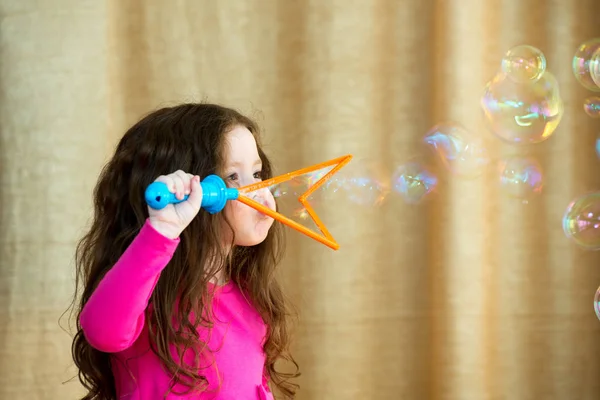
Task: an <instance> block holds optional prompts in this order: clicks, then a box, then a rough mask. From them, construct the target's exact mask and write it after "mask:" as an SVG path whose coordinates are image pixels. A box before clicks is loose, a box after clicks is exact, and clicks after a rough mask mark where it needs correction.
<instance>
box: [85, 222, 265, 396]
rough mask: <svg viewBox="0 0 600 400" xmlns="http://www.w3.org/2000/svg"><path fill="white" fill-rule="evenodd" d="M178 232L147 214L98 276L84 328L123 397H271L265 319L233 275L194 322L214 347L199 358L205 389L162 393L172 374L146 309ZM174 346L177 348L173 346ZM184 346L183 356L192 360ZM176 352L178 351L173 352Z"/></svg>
mask: <svg viewBox="0 0 600 400" xmlns="http://www.w3.org/2000/svg"><path fill="white" fill-rule="evenodd" d="M178 244H179V239H175V240H172V239H168V238H166V237H164V236H163V235H161V234H160V233H159V232H157V231H156V230H155V229H154V228H153V227H152V226H151V225H150V224H149V223H148V222H146V223H145V224H144V226H143V227H142V229H141V231H140V233H139V234H138V235H137V236H136V238H135V239H134V240H133V242H132V243H131V245H130V246H129V247H128V248H127V250H126V251H125V253H123V255H122V256H121V258H120V259H119V261H118V262H117V263H116V264H115V265H114V266H113V268H112V269H111V270H110V271H109V272H108V273H107V274H106V276H105V277H104V278H103V279H102V281H101V282H100V284H99V285H98V287H97V288H96V290H95V291H94V293H93V294H92V296H91V297H90V299H89V301H88V302H87V303H86V305H85V307H84V309H83V311H82V313H81V318H80V322H81V328H82V330H83V333H84V335H85V338H86V339H87V341H88V342H89V343H90V345H91V346H93V347H94V348H96V349H98V350H100V351H103V352H107V353H111V364H112V369H113V375H114V377H115V384H116V390H117V398H118V399H120V400H154V399H169V400H171V399H194V400H205V399H221V400H225V399H227V400H230V399H231V400H234V399H235V400H272V399H273V396H272V394H271V392H270V390H269V387H268V384H267V378H266V374H265V353H264V350H263V345H264V341H265V337H266V331H267V329H266V325H265V323H264V321H263V319H262V318H261V316H260V314H259V313H258V312H257V311H256V309H255V308H254V307H253V306H252V305H251V304H250V303H249V302H248V301H247V300H246V299H245V297H244V296H243V294H242V292H241V291H240V289H239V288H238V287H237V285H236V284H234V283H231V282H230V283H228V284H226V285H224V286H213V285H211V287H210V288H209V290H213V291H214V292H213V293H214V295H213V300H212V304H211V306H212V314H213V319H214V321H213V323H214V326H213V327H212V329H210V330H208V329H206V328H202V327H198V328H197V329H198V333H199V334H200V336H201V338H202V339H203V340H205V341H206V342H207V343H208V347H209V349H210V350H211V351H210V352H208V353H206V355H205V356H204V357H202V358H201V368H202V369H201V373H202V374H203V375H205V376H206V377H207V379H208V384H209V387H208V390H207V391H206V392H204V393H201V394H191V395H189V394H188V395H179V394H176V393H182V392H184V389H185V388H182V387H181V386H178V385H176V386H175V387H174V390H173V391H174V392H175V393H169V394H167V392H168V390H169V387H170V386H171V379H172V376H171V375H170V374H169V373H168V372H167V371H166V369H164V368H163V367H162V365H161V363H160V360H159V358H158V357H157V356H156V355H155V354H154V352H152V350H151V349H150V342H149V336H148V324H147V322H146V318H145V314H144V311H145V310H146V308H147V307H148V302H149V300H150V295H151V294H152V291H153V290H154V287H155V286H156V283H157V282H158V278H159V276H160V273H161V271H162V270H163V269H164V268H165V267H166V265H167V263H168V262H169V261H170V260H171V257H172V256H173V253H174V252H175V249H176V248H177V245H178ZM171 351H172V352H173V354H176V353H175V349H174V348H172V349H171ZM192 357H193V354H191V352H189V353H186V355H185V356H184V361H185V360H186V359H187V360H190V361H191V360H192V359H193V358H192ZM175 359H176V358H175Z"/></svg>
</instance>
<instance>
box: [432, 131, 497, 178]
mask: <svg viewBox="0 0 600 400" xmlns="http://www.w3.org/2000/svg"><path fill="white" fill-rule="evenodd" d="M424 141H425V143H426V144H428V145H429V146H430V147H431V148H432V149H433V150H434V151H435V152H436V154H437V155H438V157H439V159H440V160H441V162H442V164H443V165H444V166H445V167H446V168H447V169H448V170H449V171H450V172H451V173H453V174H455V175H457V176H460V177H467V178H473V177H476V176H479V175H481V174H482V173H483V171H484V168H485V167H486V166H487V165H488V164H489V162H490V160H489V156H488V152H487V149H486V147H485V144H484V143H483V141H482V140H481V139H479V138H476V137H475V136H474V135H473V134H471V133H470V132H468V131H467V130H466V129H465V128H463V127H462V126H460V125H458V124H455V123H442V124H438V125H436V126H434V127H433V128H431V129H430V130H429V131H428V132H427V133H426V134H425V138H424Z"/></svg>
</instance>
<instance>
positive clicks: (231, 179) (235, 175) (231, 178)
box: [227, 174, 238, 181]
mask: <svg viewBox="0 0 600 400" xmlns="http://www.w3.org/2000/svg"><path fill="white" fill-rule="evenodd" d="M237 178H238V174H231V175H229V176H228V177H227V180H229V181H236V180H237Z"/></svg>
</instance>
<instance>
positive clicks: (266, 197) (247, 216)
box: [223, 126, 275, 246]
mask: <svg viewBox="0 0 600 400" xmlns="http://www.w3.org/2000/svg"><path fill="white" fill-rule="evenodd" d="M224 159H225V165H224V168H223V179H224V180H225V183H226V184H227V186H229V187H235V188H237V187H242V186H246V185H250V184H252V183H256V182H259V181H261V180H262V172H261V171H262V162H261V160H260V157H259V155H258V149H257V147H256V140H255V139H254V135H252V132H250V131H249V130H248V129H247V128H246V127H244V126H236V127H235V128H233V129H232V130H231V131H229V132H228V133H227V134H226V136H225V148H224ZM251 197H252V198H253V199H254V200H256V201H257V202H259V203H262V204H263V205H265V206H267V207H269V208H271V209H272V210H275V199H274V198H273V195H272V194H271V192H270V191H269V190H268V189H263V190H259V191H257V192H254V193H252V194H251ZM223 212H224V213H225V217H226V218H227V220H228V221H229V223H230V224H231V228H233V232H231V228H230V227H229V226H228V225H227V224H224V232H228V234H227V236H226V237H225V238H224V239H225V244H231V240H232V236H234V235H233V233H235V236H234V237H235V242H234V243H233V244H235V245H238V246H254V245H257V244H259V243H261V242H262V241H263V240H265V238H266V237H267V234H268V233H269V228H271V225H273V219H272V218H271V217H268V216H267V215H265V214H263V213H261V212H258V211H256V210H254V209H253V208H251V207H248V206H247V205H245V204H243V203H240V202H238V201H228V202H227V204H226V205H225V209H224V211H223Z"/></svg>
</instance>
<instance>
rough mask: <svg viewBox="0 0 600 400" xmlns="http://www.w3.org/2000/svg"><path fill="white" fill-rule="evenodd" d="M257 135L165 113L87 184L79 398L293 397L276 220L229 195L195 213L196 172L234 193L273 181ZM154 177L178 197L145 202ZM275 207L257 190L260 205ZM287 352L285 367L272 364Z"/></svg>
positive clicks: (238, 125)
mask: <svg viewBox="0 0 600 400" xmlns="http://www.w3.org/2000/svg"><path fill="white" fill-rule="evenodd" d="M257 133H258V129H257V126H256V124H255V123H254V122H253V121H251V120H250V119H249V118H247V117H245V116H243V115H241V114H239V113H238V112H236V111H234V110H232V109H229V108H224V107H221V106H218V105H212V104H184V105H180V106H177V107H172V108H163V109H160V110H158V111H156V112H154V113H151V114H150V115H148V116H146V117H145V118H144V119H142V120H141V121H139V122H138V123H137V124H135V125H134V126H133V127H132V128H130V129H129V131H128V132H127V133H126V134H125V136H124V137H123V138H122V139H121V141H120V143H119V144H118V146H117V149H116V152H115V154H114V156H113V158H112V160H111V161H110V162H109V163H108V164H107V165H106V167H105V168H104V170H103V171H102V174H101V175H100V179H99V181H98V183H97V186H96V188H95V192H94V204H95V206H94V219H93V223H92V225H91V228H90V230H89V232H88V233H87V234H86V235H85V236H84V237H83V239H82V240H81V242H80V243H79V245H78V247H77V253H76V265H77V280H76V287H78V288H79V287H80V286H81V285H83V292H82V294H81V299H80V302H79V307H78V310H77V311H78V315H77V334H76V336H75V338H74V340H73V345H72V353H73V358H74V361H75V364H76V365H77V367H78V368H79V380H80V381H81V382H82V384H83V385H84V386H85V387H86V389H87V390H88V394H87V395H86V396H85V397H83V399H82V400H113V399H128V400H138V399H140V400H141V399H143V400H151V399H209V398H210V399H236V400H245V399H248V400H249V399H252V400H255V399H261V400H267V399H272V398H273V396H272V394H271V392H270V390H269V386H268V384H269V382H271V383H273V384H274V385H275V386H277V388H278V389H279V390H280V391H281V392H282V393H283V394H284V395H285V396H286V398H293V397H294V394H295V391H296V389H297V385H295V384H292V383H290V382H289V379H290V378H293V377H296V376H298V375H299V374H298V366H297V364H296V363H295V361H294V360H293V358H292V357H291V355H290V353H289V340H290V339H289V334H288V321H287V316H288V312H287V305H286V301H285V299H284V295H283V293H282V290H281V287H280V285H279V284H278V283H277V281H276V280H275V276H274V273H275V268H276V266H277V264H278V262H279V261H280V259H281V255H282V242H281V240H282V238H281V235H280V233H281V231H280V229H281V228H280V226H279V225H278V224H277V223H275V224H273V220H272V219H271V218H269V217H267V216H265V215H264V214H261V213H259V212H257V211H255V210H253V209H251V208H249V207H247V206H245V205H243V204H241V203H238V202H236V201H230V202H228V204H227V205H226V207H225V209H224V210H223V211H222V212H220V213H217V214H214V215H211V214H209V213H207V212H206V211H203V210H200V204H201V201H202V188H201V186H200V177H203V176H207V175H209V174H219V175H220V176H222V177H223V179H224V180H225V181H226V182H227V184H228V185H229V186H232V187H239V186H245V185H247V184H251V183H254V182H257V181H259V180H261V179H263V178H270V177H271V175H272V170H271V164H270V162H269V160H268V159H267V157H266V156H265V154H264V153H263V151H262V149H261V148H260V146H259V145H258V144H257V142H256V137H257ZM154 180H156V181H161V182H164V183H166V184H167V186H168V187H169V188H170V190H171V191H172V192H173V193H174V194H175V195H176V196H177V198H179V199H182V198H183V197H184V196H185V195H188V194H189V197H188V199H187V200H186V201H184V202H181V203H178V204H175V205H172V204H171V205H168V206H167V207H166V208H164V209H162V210H153V209H150V208H148V207H147V206H146V203H145V201H144V191H145V188H146V187H147V186H148V185H149V184H150V183H151V182H153V181H154ZM258 200H259V201H261V202H263V204H265V205H267V206H269V207H271V208H272V209H275V200H274V199H273V197H272V196H271V194H270V192H269V191H268V190H265V191H263V192H262V193H261V194H260V197H259V199H258ZM278 359H286V360H289V361H291V362H292V363H293V364H294V365H295V366H296V372H295V373H293V374H285V373H282V372H280V371H277V370H275V362H276V361H277V360H278Z"/></svg>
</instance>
